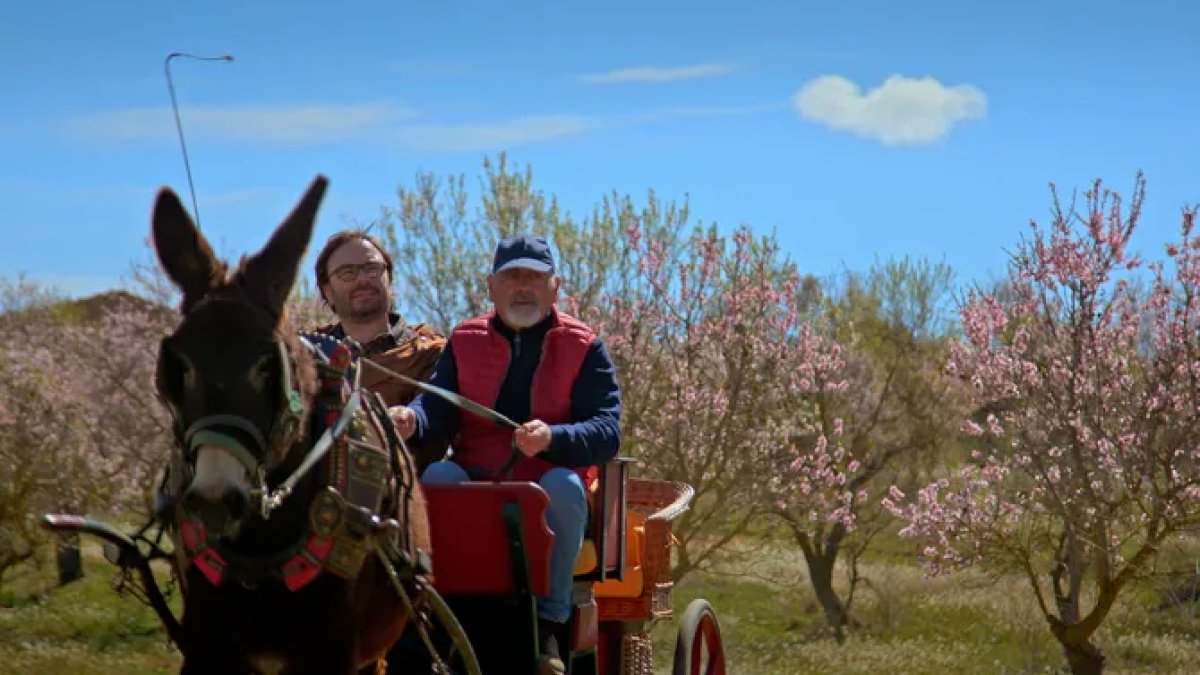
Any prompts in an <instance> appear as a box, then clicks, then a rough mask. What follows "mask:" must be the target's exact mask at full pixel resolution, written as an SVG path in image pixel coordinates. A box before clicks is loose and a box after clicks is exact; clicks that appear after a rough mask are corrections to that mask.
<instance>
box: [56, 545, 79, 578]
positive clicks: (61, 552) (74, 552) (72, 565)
mask: <svg viewBox="0 0 1200 675" xmlns="http://www.w3.org/2000/svg"><path fill="white" fill-rule="evenodd" d="M55 563H56V564H57V567H58V585H59V586H66V585H67V584H69V583H71V582H72V581H76V580H79V579H82V578H83V553H82V551H80V548H79V535H77V534H74V533H70V534H64V535H62V537H61V538H60V539H59V542H58V544H57V550H56V552H55Z"/></svg>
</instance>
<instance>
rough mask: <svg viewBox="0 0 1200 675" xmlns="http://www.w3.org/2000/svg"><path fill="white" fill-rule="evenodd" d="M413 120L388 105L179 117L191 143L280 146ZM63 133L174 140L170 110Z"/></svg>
mask: <svg viewBox="0 0 1200 675" xmlns="http://www.w3.org/2000/svg"><path fill="white" fill-rule="evenodd" d="M416 114H417V113H416V112H415V111H413V110H411V109H409V108H405V107H403V106H397V105H393V104H387V103H363V104H356V105H325V104H311V105H286V106H275V107H268V106H228V107H190V108H188V109H185V110H182V111H180V116H181V118H182V123H183V128H184V132H185V133H186V134H187V136H189V137H193V136H194V137H205V138H210V139H221V140H230V141H239V142H260V143H271V144H279V145H313V144H319V143H327V142H335V141H344V140H348V139H352V138H360V137H363V136H368V135H371V134H375V133H378V132H379V131H380V130H381V129H386V128H387V127H389V126H392V125H394V124H396V123H397V122H400V121H403V120H406V119H411V118H413V117H415V116H416ZM66 128H67V131H68V132H70V133H72V134H75V135H81V136H86V137H90V138H98V139H103V140H110V141H125V142H128V141H147V140H161V139H164V138H174V137H175V134H176V131H175V123H174V116H173V113H172V112H171V110H170V108H131V109H128V110H116V111H111V112H105V113H98V114H94V115H88V116H85V117H79V118H76V119H73V120H70V121H68V123H67V125H66Z"/></svg>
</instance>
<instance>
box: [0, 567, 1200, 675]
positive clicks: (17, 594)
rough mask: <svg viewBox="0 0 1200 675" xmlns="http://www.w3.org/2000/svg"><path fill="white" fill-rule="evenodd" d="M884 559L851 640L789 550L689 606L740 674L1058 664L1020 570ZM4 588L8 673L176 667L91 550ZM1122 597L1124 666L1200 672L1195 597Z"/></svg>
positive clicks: (1117, 641) (152, 626)
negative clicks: (833, 632)
mask: <svg viewBox="0 0 1200 675" xmlns="http://www.w3.org/2000/svg"><path fill="white" fill-rule="evenodd" d="M891 557H892V556H887V557H883V558H881V559H880V560H877V561H876V562H873V563H868V564H867V565H866V570H865V575H866V577H867V578H868V579H869V586H868V587H867V588H863V589H862V590H861V591H860V595H859V598H858V599H857V600H856V602H855V610H856V611H855V616H856V618H857V620H858V621H859V622H860V624H861V626H860V627H859V628H858V629H857V630H856V631H855V632H854V633H852V635H851V637H850V639H849V640H848V642H847V643H846V644H845V645H842V646H838V645H836V644H835V643H834V642H832V641H831V640H829V639H827V638H826V637H824V636H823V631H822V623H821V616H820V612H819V609H818V607H817V605H816V603H815V602H814V601H813V599H812V597H811V594H810V593H809V592H808V590H807V588H806V587H804V586H797V582H799V581H802V580H803V577H802V576H798V575H800V574H802V573H803V572H802V570H803V565H802V563H801V561H800V560H799V559H798V558H797V556H796V555H794V554H791V553H789V552H787V551H786V550H781V551H777V552H775V553H774V554H772V555H771V556H769V557H764V558H760V562H759V563H758V564H755V565H752V566H750V567H748V568H744V569H742V570H741V571H742V572H743V574H742V575H741V576H738V577H732V576H728V575H719V576H718V575H695V576H693V577H690V578H688V579H686V580H685V581H684V582H683V583H682V584H681V585H680V586H679V587H678V588H677V589H676V595H675V606H676V608H677V610H678V611H679V612H680V613H681V612H682V611H683V608H684V607H686V606H687V603H688V602H689V601H690V600H692V599H693V598H697V597H702V598H706V599H707V600H709V601H710V602H711V603H712V604H713V605H714V606H715V607H716V609H717V612H718V615H719V618H720V621H721V629H722V631H723V634H724V638H725V645H726V649H727V656H728V663H729V666H730V668H729V670H730V672H731V673H761V674H772V673H780V674H782V673H788V674H794V673H1046V672H1056V671H1057V670H1060V669H1061V668H1062V665H1063V661H1062V658H1061V656H1060V653H1059V651H1058V648H1057V647H1056V645H1055V643H1054V641H1053V639H1052V638H1051V637H1050V634H1049V632H1048V631H1047V630H1046V628H1045V624H1044V621H1043V620H1042V619H1041V618H1040V617H1039V616H1038V615H1037V613H1036V611H1034V608H1033V606H1032V599H1031V597H1030V596H1029V592H1028V591H1027V589H1026V588H1025V586H1024V585H1023V584H1022V583H1020V582H1019V580H1016V579H1011V580H1009V579H1003V580H1000V581H999V582H996V583H990V582H987V581H986V580H985V579H983V578H982V577H978V576H972V575H966V574H963V575H958V576H956V577H950V578H938V579H934V580H925V579H923V578H922V575H921V572H920V571H919V570H918V569H917V568H916V567H915V566H912V565H908V564H904V563H898V562H896V561H889V559H890V558H891ZM10 576H11V578H10V579H7V580H6V584H5V589H4V590H3V591H2V592H0V673H6V674H7V673H14V674H16V673H21V674H26V673H39V674H42V673H45V674H50V673H72V674H81V675H86V674H91V673H122V674H127V675H143V674H145V675H149V674H150V673H166V672H172V668H173V666H174V665H175V664H176V663H177V659H176V655H175V653H174V652H173V650H172V649H171V648H170V647H169V646H168V644H167V643H166V640H165V637H164V635H163V633H162V631H161V630H160V628H159V626H158V622H157V619H156V618H155V617H154V615H153V613H152V612H151V611H150V610H149V609H148V608H145V607H144V606H142V605H141V604H139V603H138V602H137V601H135V600H134V599H132V598H129V597H120V596H118V595H117V594H116V593H115V592H114V591H113V589H112V587H111V585H110V584H111V581H112V580H113V578H114V574H113V572H112V568H111V567H109V566H108V565H107V563H105V562H104V561H103V560H102V559H100V558H99V556H98V552H97V551H96V550H95V549H89V550H88V551H87V575H86V577H85V579H84V580H83V581H80V582H77V583H74V584H71V585H69V586H67V587H65V588H60V589H55V590H53V591H50V592H47V589H48V588H50V586H51V577H50V576H49V574H48V573H40V572H37V571H33V570H28V569H25V570H21V571H19V572H15V573H12V574H11V575H10ZM1135 590H1136V594H1137V596H1138V597H1136V598H1131V600H1133V601H1132V602H1125V603H1124V604H1122V605H1119V606H1118V607H1117V609H1116V610H1115V611H1114V613H1113V615H1112V616H1110V618H1109V620H1108V621H1107V622H1106V626H1105V628H1104V629H1103V632H1102V634H1101V636H1100V639H1099V640H1098V642H1099V644H1100V646H1101V648H1102V649H1103V650H1104V652H1105V654H1106V655H1107V656H1108V658H1109V666H1110V667H1109V671H1108V672H1112V673H1194V672H1196V671H1197V666H1196V665H1195V664H1196V663H1197V660H1198V657H1197V654H1200V618H1198V617H1197V614H1198V612H1197V608H1196V607H1195V606H1183V607H1177V608H1171V609H1166V610H1162V611H1154V610H1152V609H1149V607H1151V606H1152V605H1153V600H1154V598H1155V597H1157V596H1156V595H1155V587H1154V584H1153V583H1152V582H1147V583H1146V584H1143V586H1141V587H1139V588H1138V589H1135ZM675 631H676V625H675V624H674V623H664V624H660V625H659V626H658V628H657V629H656V630H655V653H656V661H657V665H658V670H659V672H662V673H666V672H669V668H670V659H671V654H672V651H673V647H674V639H675Z"/></svg>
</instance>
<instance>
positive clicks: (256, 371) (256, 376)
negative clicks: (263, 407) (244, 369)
mask: <svg viewBox="0 0 1200 675" xmlns="http://www.w3.org/2000/svg"><path fill="white" fill-rule="evenodd" d="M274 364H275V359H274V357H273V356H272V355H271V354H266V355H264V356H263V357H262V358H260V359H259V360H257V361H255V362H254V365H253V366H250V372H249V377H248V380H249V383H250V387H251V388H252V389H254V390H255V391H264V390H265V389H266V388H267V382H268V381H269V380H270V379H271V375H272V374H274V371H273V370H272V368H273V366H274Z"/></svg>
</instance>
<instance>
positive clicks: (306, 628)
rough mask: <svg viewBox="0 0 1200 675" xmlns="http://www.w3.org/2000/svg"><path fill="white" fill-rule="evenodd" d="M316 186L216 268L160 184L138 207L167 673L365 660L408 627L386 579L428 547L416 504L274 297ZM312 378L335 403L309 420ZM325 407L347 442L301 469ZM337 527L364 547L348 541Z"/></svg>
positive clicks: (308, 222)
mask: <svg viewBox="0 0 1200 675" xmlns="http://www.w3.org/2000/svg"><path fill="white" fill-rule="evenodd" d="M327 184H328V181H327V180H326V178H325V177H324V176H317V177H316V178H315V180H314V181H313V182H312V184H311V185H310V187H309V188H308V190H307V192H306V193H305V194H304V196H303V197H302V198H301V200H300V201H299V203H298V204H297V205H296V207H295V208H294V210H293V211H292V212H291V214H290V215H288V216H287V218H286V219H285V220H284V221H283V222H282V224H281V225H280V226H279V227H278V228H277V229H276V231H275V232H274V234H273V235H272V236H271V238H270V240H269V241H268V243H267V244H266V245H265V246H264V247H263V249H262V250H261V251H259V252H258V253H257V254H255V255H253V256H251V257H248V258H247V257H243V258H242V260H241V262H240V264H239V265H238V267H237V268H236V269H235V270H232V271H231V270H230V269H229V267H228V266H227V265H226V264H225V263H223V262H221V261H220V260H218V259H217V257H216V256H215V255H214V254H213V251H212V248H211V247H210V246H209V244H208V242H207V241H206V240H205V238H204V236H203V235H202V234H201V233H200V232H199V231H198V230H197V228H196V226H195V224H194V223H193V221H192V219H191V218H190V217H189V216H188V214H187V212H186V211H185V210H184V207H183V204H182V203H181V202H180V200H179V197H178V196H177V195H176V194H175V193H174V192H173V191H171V190H170V189H168V188H163V189H161V190H160V191H159V193H158V196H157V200H156V202H155V206H154V213H153V227H152V230H153V240H154V247H155V250H156V252H157V255H158V259H159V262H160V263H161V264H162V267H163V269H164V270H165V272H166V274H167V276H168V277H169V278H170V279H171V280H172V282H174V284H175V285H176V286H177V287H178V288H179V289H180V291H181V293H182V303H181V305H180V312H181V314H182V320H181V322H180V323H179V325H178V326H177V328H176V330H175V331H174V332H173V333H172V334H170V335H168V336H166V337H165V338H164V339H163V340H162V343H161V345H160V350H159V355H158V364H157V374H156V382H155V384H156V388H157V389H158V393H159V396H160V398H161V400H162V401H163V403H164V405H165V406H166V408H167V409H168V410H169V411H170V412H171V414H172V417H173V419H174V430H175V438H176V447H174V448H173V449H172V469H171V472H172V475H173V478H172V481H173V482H174V483H175V485H176V486H177V489H176V491H175V493H174V496H175V499H174V500H173V506H172V507H171V508H170V509H169V510H168V512H167V513H168V514H169V518H170V519H171V521H172V522H170V523H169V526H170V528H171V530H172V534H173V538H174V540H175V543H176V547H175V550H176V557H177V560H176V563H177V565H178V567H177V569H178V570H179V571H180V574H181V581H180V586H181V588H182V590H183V601H184V608H183V616H182V619H181V640H180V645H179V647H180V650H181V652H182V653H183V662H182V666H181V671H180V672H181V673H186V674H195V673H225V674H229V673H255V672H257V673H281V674H282V673H289V674H290V673H332V674H350V673H356V672H359V669H368V668H371V667H372V666H373V664H375V665H378V664H379V663H380V662H381V660H382V659H383V658H384V655H385V654H386V652H387V650H388V648H389V647H390V646H391V645H392V644H393V643H394V642H395V641H396V640H397V639H398V638H399V636H400V634H401V633H402V631H403V630H404V628H405V625H406V622H407V621H408V620H409V616H408V614H407V612H406V611H405V609H404V607H405V605H404V604H403V601H402V599H401V597H400V595H399V593H398V592H397V590H396V588H395V581H394V579H406V581H405V582H403V583H410V584H411V583H415V582H413V579H416V578H419V577H420V576H421V573H422V570H421V568H420V565H419V564H415V563H414V564H412V565H411V566H410V567H409V568H408V569H407V570H405V569H403V568H404V566H405V563H412V562H413V561H418V560H420V559H421V554H422V553H421V552H428V551H429V550H430V539H429V525H428V519H427V517H426V514H425V500H424V496H423V494H422V493H421V489H420V484H419V482H418V481H417V476H416V475H415V469H414V468H413V466H414V465H413V463H412V461H411V458H410V457H408V456H407V455H404V454H403V452H402V451H398V450H397V446H398V443H397V442H396V438H395V437H394V435H393V434H392V430H393V429H394V428H393V427H390V426H389V425H390V420H388V419H387V415H386V409H384V408H382V407H379V406H378V405H377V404H376V402H374V401H371V402H370V404H368V402H367V401H365V400H362V399H357V397H356V396H354V395H351V394H350V388H349V385H348V384H347V383H346V381H345V379H341V378H338V377H334V378H333V379H332V380H329V379H326V380H321V378H320V376H319V369H318V368H317V366H316V364H317V363H318V362H322V363H328V362H329V360H328V359H324V356H323V354H322V353H321V352H320V351H319V350H317V349H314V348H311V345H309V343H308V342H307V341H306V340H304V339H303V338H302V337H301V336H298V335H296V334H295V333H293V332H291V331H290V330H289V329H288V328H287V314H286V302H287V298H288V295H289V293H290V292H291V289H292V287H293V285H294V283H295V277H296V274H297V269H298V265H299V263H300V261H301V258H302V257H303V255H304V252H305V250H306V248H307V246H308V243H309V239H310V238H311V236H312V232H313V226H314V221H315V219H316V214H317V210H318V207H319V205H320V202H321V200H322V198H323V197H324V193H325V190H326V187H327ZM343 356H345V354H343ZM323 381H324V382H325V383H326V388H327V389H328V386H329V382H335V383H336V384H335V387H334V388H335V390H336V391H340V392H341V394H342V398H341V399H339V400H338V401H337V404H335V405H333V406H331V407H330V408H329V409H327V410H318V408H317V407H316V406H314V401H316V400H317V399H318V396H317V395H318V393H319V391H320V390H321V383H322V382H323ZM361 394H365V392H360V395H361ZM356 399H357V400H360V401H362V404H361V405H360V406H359V409H358V410H357V412H355V411H352V410H351V409H350V407H351V404H352V403H353V402H355V401H356ZM322 400H323V399H322ZM347 401H349V402H347ZM341 403H346V407H343V408H342V409H341V410H340V413H341V415H346V416H349V417H348V418H347V421H348V420H353V421H350V422H349V428H350V429H352V430H353V433H351V432H350V431H345V429H346V427H345V425H344V424H343V425H340V426H341V427H342V428H341V431H343V432H345V433H344V435H345V436H346V437H347V438H345V439H340V440H335V441H334V443H333V444H332V445H328V446H326V447H328V448H329V450H328V455H327V458H326V459H322V460H321V461H320V462H317V463H315V464H312V461H309V462H305V459H306V458H309V459H310V460H311V459H312V458H311V457H309V455H310V453H311V452H312V448H313V447H314V443H315V441H316V440H317V439H316V437H317V436H318V434H320V433H321V432H323V431H327V430H330V431H331V430H332V429H334V428H337V427H339V424H338V423H337V422H336V421H335V420H337V419H340V416H339V415H337V414H336V413H338V412H339V410H338V408H339V407H340V404H341ZM351 413H353V414H351ZM331 424H332V426H330V425H331ZM352 435H353V436H356V438H354V439H353V440H350V439H349V437H350V436H352ZM389 449H390V453H389ZM355 452H357V453H358V454H354V453H355ZM389 455H390V457H389ZM339 462H340V464H339ZM306 464H308V465H311V470H307V469H305V468H302V467H305V465H306ZM372 467H374V468H372ZM380 467H382V469H383V470H382V471H378V470H375V469H379V468H380ZM298 469H301V470H300V471H298ZM347 476H348V477H349V478H347ZM381 476H382V479H380V480H375V479H379V478H380V477H381ZM297 478H298V480H297ZM372 480H375V483H372V482H371V481H372ZM339 481H340V482H339ZM372 484H378V485H385V484H386V486H387V487H386V489H380V490H377V491H376V493H374V497H375V503H376V504H378V505H379V506H378V508H376V509H372V508H371V506H370V504H368V506H366V507H362V506H361V504H362V503H369V502H370V499H367V500H366V501H365V502H363V500H361V499H359V502H358V503H359V506H358V507H356V506H355V499H354V496H355V495H360V496H361V494H368V495H370V494H372V493H371V491H370V490H369V489H367V488H370V486H371V485H372ZM363 486H366V488H364V487H363ZM398 486H399V487H398ZM363 490H366V492H365V493H364V492H363ZM356 491H357V492H356ZM380 493H382V496H381V494H380ZM372 511H374V512H373V513H372ZM355 522H357V523H359V525H360V526H361V525H362V524H364V523H365V524H366V527H365V529H364V528H363V527H360V528H359V530H358V531H357V534H359V535H363V532H364V531H365V532H366V534H365V535H363V536H353V535H354V534H355V530H354V527H353V525H354V523H355ZM381 523H382V525H381ZM397 525H398V526H399V527H397ZM389 531H390V537H389V536H388V534H387V533H388V532H389ZM381 532H382V533H383V534H382V535H381V534H380V533H381ZM373 537H382V539H372V538H373ZM381 540H385V541H390V542H392V545H393V546H392V549H391V550H393V551H395V552H396V553H394V555H391V556H388V558H387V559H388V560H389V561H391V562H395V563H396V565H397V566H398V567H400V568H401V571H400V573H398V574H396V575H395V577H393V576H391V575H389V573H388V572H387V569H386V568H385V566H384V565H385V563H384V561H383V560H382V559H381V558H382V557H383V556H382V554H381V555H371V552H372V551H378V550H379V549H375V548H374V547H373V546H372V543H373V542H375V541H381ZM397 542H403V543H397ZM339 547H341V548H339ZM393 569H395V567H393ZM406 571H407V574H406ZM403 583H402V584H401V585H402V586H403ZM364 672H370V671H369V670H364Z"/></svg>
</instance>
